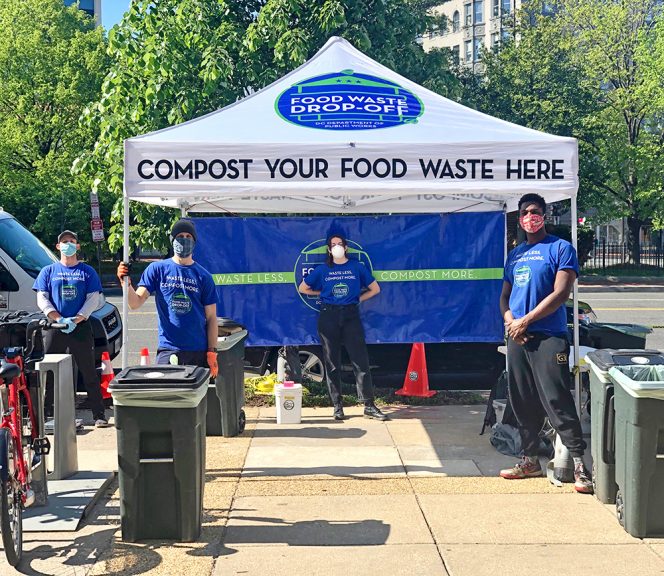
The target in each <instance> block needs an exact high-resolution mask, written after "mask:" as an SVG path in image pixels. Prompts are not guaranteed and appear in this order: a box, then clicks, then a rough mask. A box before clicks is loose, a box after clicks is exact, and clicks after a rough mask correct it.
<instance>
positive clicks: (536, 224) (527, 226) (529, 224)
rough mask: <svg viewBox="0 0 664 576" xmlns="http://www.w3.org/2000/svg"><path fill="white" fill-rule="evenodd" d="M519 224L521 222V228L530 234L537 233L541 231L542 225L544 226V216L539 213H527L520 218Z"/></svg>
mask: <svg viewBox="0 0 664 576" xmlns="http://www.w3.org/2000/svg"><path fill="white" fill-rule="evenodd" d="M519 224H521V228H523V229H524V230H525V231H526V232H528V233H529V234H535V232H539V231H540V230H541V229H542V226H544V216H540V215H539V214H526V215H525V216H521V217H520V218H519Z"/></svg>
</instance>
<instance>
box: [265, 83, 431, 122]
mask: <svg viewBox="0 0 664 576" xmlns="http://www.w3.org/2000/svg"><path fill="white" fill-rule="evenodd" d="M275 109H276V111H277V114H279V116H281V117H282V118H283V119H284V120H286V121H287V122H292V123H293V124H297V125H298V126H305V127H307V128H318V129H321V130H371V129H374V128H390V127H392V126H400V125H402V124H414V123H416V122H417V119H418V118H419V117H420V116H421V115H422V112H423V111H424V105H423V104H422V101H421V100H420V99H419V98H418V97H417V96H416V95H415V94H414V93H413V92H411V91H410V90H407V89H406V88H402V87H401V86H399V85H398V84H396V83H395V82H392V81H390V80H385V79H383V78H379V77H377V76H371V75H369V74H361V73H359V72H354V71H353V70H342V71H341V72H335V73H332V74H323V75H321V76H314V77H313V78H308V79H307V80H302V81H301V82H298V83H297V84H293V85H292V86H291V87H290V88H288V89H287V90H284V91H283V92H282V93H281V94H280V95H279V97H278V98H277V100H276V102H275Z"/></svg>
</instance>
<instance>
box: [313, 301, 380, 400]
mask: <svg viewBox="0 0 664 576" xmlns="http://www.w3.org/2000/svg"><path fill="white" fill-rule="evenodd" d="M318 334H319V336H320V343H321V345H322V346H323V359H324V361H325V374H326V377H327V388H328V391H329V393H330V398H331V399H332V404H333V405H334V406H335V407H339V406H341V405H342V399H341V346H342V345H343V346H344V347H345V348H346V352H347V353H348V357H349V358H350V361H351V364H352V365H353V372H354V373H355V384H356V385H357V395H358V398H359V399H360V401H364V404H365V405H372V404H373V401H374V394H373V384H372V382H371V372H370V370H369V352H368V351H367V344H366V342H365V341H364V327H363V326H362V321H361V320H360V309H359V307H358V306H357V305H355V304H351V305H348V306H333V305H331V304H323V306H322V307H321V309H320V315H319V316H318Z"/></svg>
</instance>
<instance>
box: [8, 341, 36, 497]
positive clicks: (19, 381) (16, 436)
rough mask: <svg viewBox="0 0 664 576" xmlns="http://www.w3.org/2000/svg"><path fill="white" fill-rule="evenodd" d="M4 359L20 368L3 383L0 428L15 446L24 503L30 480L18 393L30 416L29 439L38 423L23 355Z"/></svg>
mask: <svg viewBox="0 0 664 576" xmlns="http://www.w3.org/2000/svg"><path fill="white" fill-rule="evenodd" d="M5 361H6V362H8V363H10V364H17V365H18V366H19V368H20V369H21V373H20V374H19V375H18V376H17V377H16V378H14V379H12V381H11V382H9V383H7V382H6V381H5V383H4V384H3V385H4V386H6V387H7V407H6V410H5V412H4V414H2V421H1V422H0V428H7V429H8V430H9V432H10V434H11V436H12V438H13V440H14V446H15V447H16V452H17V454H16V456H17V457H16V460H15V464H16V468H15V471H14V475H15V478H16V480H17V481H18V483H19V484H20V485H21V487H22V489H23V490H22V494H21V499H22V501H23V503H24V504H25V500H26V488H28V487H29V481H30V468H29V467H30V463H28V462H26V459H25V452H24V446H23V422H22V414H21V410H20V409H19V407H20V401H19V399H20V395H23V399H24V402H25V406H26V407H27V409H28V414H29V416H30V424H31V428H32V429H31V439H32V440H33V441H34V439H35V438H37V434H38V423H37V417H36V415H35V412H34V409H33V406H32V398H31V397H30V393H29V390H28V385H27V381H26V377H25V372H24V365H23V357H22V356H21V355H20V354H17V355H15V356H11V355H5Z"/></svg>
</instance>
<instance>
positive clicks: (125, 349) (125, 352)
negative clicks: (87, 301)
mask: <svg viewBox="0 0 664 576" xmlns="http://www.w3.org/2000/svg"><path fill="white" fill-rule="evenodd" d="M122 203H123V208H124V225H123V235H124V240H123V243H124V246H123V248H122V259H123V260H124V261H125V262H129V198H127V194H126V193H125V194H124V198H123V200H122ZM128 287H129V279H125V281H124V282H123V283H122V367H123V368H126V367H127V364H128V358H129V291H128Z"/></svg>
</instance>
